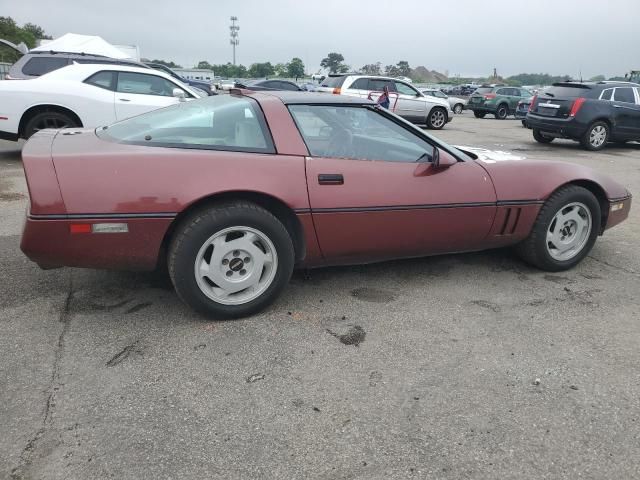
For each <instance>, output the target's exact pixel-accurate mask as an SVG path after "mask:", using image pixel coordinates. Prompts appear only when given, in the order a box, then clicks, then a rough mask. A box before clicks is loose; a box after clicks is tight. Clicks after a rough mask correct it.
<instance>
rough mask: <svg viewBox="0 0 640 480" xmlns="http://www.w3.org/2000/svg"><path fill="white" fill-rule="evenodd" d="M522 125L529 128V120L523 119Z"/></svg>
mask: <svg viewBox="0 0 640 480" xmlns="http://www.w3.org/2000/svg"><path fill="white" fill-rule="evenodd" d="M522 126H523V127H524V128H529V125H527V121H526V120H522Z"/></svg>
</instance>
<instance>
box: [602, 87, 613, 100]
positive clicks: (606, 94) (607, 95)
mask: <svg viewBox="0 0 640 480" xmlns="http://www.w3.org/2000/svg"><path fill="white" fill-rule="evenodd" d="M612 95H613V88H607V89H605V90H603V91H602V93H601V94H600V100H611V96H612Z"/></svg>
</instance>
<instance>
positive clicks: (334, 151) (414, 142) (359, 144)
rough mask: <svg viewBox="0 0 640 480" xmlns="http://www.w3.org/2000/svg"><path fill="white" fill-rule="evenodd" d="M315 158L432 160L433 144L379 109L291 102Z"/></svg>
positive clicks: (300, 128) (296, 119)
mask: <svg viewBox="0 0 640 480" xmlns="http://www.w3.org/2000/svg"><path fill="white" fill-rule="evenodd" d="M289 111H290V112H291V115H292V116H293V119H294V120H295V122H296V125H297V126H298V129H299V130H300V133H301V134H302V137H303V138H304V141H305V143H306V144H307V148H308V149H309V153H310V154H311V155H313V156H315V157H328V158H345V159H350V160H381V161H386V162H418V161H425V160H427V161H430V160H431V158H432V155H433V146H432V145H431V144H429V143H428V142H427V141H426V140H424V139H422V138H420V137H419V136H418V135H416V134H414V133H412V132H410V131H409V130H407V129H406V128H405V127H403V126H401V125H399V124H397V123H395V122H394V121H393V120H391V119H390V118H389V117H386V116H385V115H384V114H383V113H381V112H380V111H378V110H377V109H373V108H367V107H361V106H358V107H351V106H342V105H290V106H289Z"/></svg>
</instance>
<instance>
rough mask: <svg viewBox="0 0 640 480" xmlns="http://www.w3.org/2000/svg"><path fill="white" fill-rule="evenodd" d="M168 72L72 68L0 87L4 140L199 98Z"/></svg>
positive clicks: (89, 124) (98, 66)
mask: <svg viewBox="0 0 640 480" xmlns="http://www.w3.org/2000/svg"><path fill="white" fill-rule="evenodd" d="M200 96H201V95H200V94H199V93H198V92H196V91H195V90H194V89H192V88H191V87H189V86H188V85H185V84H183V83H182V82H179V81H178V80H175V79H174V78H172V77H170V76H169V75H167V74H166V73H163V72H160V71H157V70H152V69H147V68H138V67H125V66H122V65H109V64H73V65H69V66H67V67H64V68H60V69H58V70H54V71H53V72H50V73H47V74H46V75H42V76H41V77H38V78H34V79H32V80H23V81H20V82H18V81H7V82H0V139H4V140H13V141H16V140H18V139H20V138H29V137H30V136H31V135H33V134H34V133H35V132H37V131H38V130H42V129H44V128H66V127H89V128H91V127H98V126H101V125H108V124H111V123H113V122H116V121H118V120H123V119H125V118H129V117H133V116H135V115H139V114H141V113H145V112H148V111H150V110H155V109H157V108H162V107H167V106H169V105H173V104H175V103H178V102H180V101H184V100H188V99H193V98H200Z"/></svg>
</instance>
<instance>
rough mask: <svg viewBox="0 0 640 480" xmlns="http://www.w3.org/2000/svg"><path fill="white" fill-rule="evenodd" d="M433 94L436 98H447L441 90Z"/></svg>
mask: <svg viewBox="0 0 640 480" xmlns="http://www.w3.org/2000/svg"><path fill="white" fill-rule="evenodd" d="M433 96H434V97H438V98H447V96H446V95H445V94H444V93H443V92H440V91H436V92H434V94H433Z"/></svg>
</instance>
